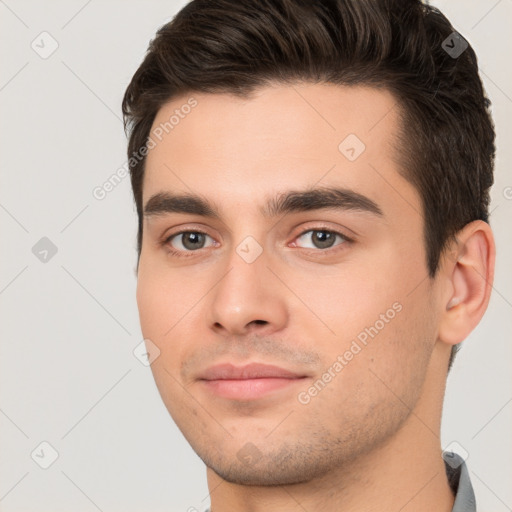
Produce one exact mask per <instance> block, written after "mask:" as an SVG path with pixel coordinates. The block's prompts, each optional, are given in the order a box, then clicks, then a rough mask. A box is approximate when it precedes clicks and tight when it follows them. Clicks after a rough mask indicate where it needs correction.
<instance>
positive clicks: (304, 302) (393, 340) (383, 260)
mask: <svg viewBox="0 0 512 512" xmlns="http://www.w3.org/2000/svg"><path fill="white" fill-rule="evenodd" d="M190 96H193V97H194V98H195V99H196V100H197V106H196V107H195V108H194V109H193V110H192V111H191V112H190V113H189V114H188V115H187V116H186V117H184V119H181V120H180V122H179V124H178V125H176V126H175V127H174V129H173V130H172V131H170V132H169V134H168V135H166V136H164V137H163V138H162V140H161V141H159V142H158V144H156V146H154V147H153V149H151V150H150V152H149V153H148V156H147V163H146V175H145V177H144V192H143V202H144V204H146V202H147V201H148V199H149V198H150V197H151V196H152V195H153V194H156V193H158V192H162V191H170V192H173V193H192V192H193V193H197V194H201V195H202V196H203V197H204V198H206V199H208V200H209V201H211V202H212V203H215V204H216V205H217V206H218V207H219V210H220V215H221V217H220V219H211V218H207V217H205V216H201V215H197V214H187V213H167V214H162V215H152V216H147V217H146V218H145V219H144V236H143V244H142V251H141V257H140V263H139V269H138V286H137V303H138V307H139V314H140V322H141V328H142V332H143V335H144V337H145V338H147V339H150V340H151V341H152V343H154V344H155V345H156V346H157V347H158V348H159V350H160V356H159V357H158V358H157V359H156V360H155V361H154V362H153V363H152V365H151V368H152V372H153V375H154V378H155V381H156V384H157V386H158V389H159V392H160V394H161V397H162V399H163V402H164V404H165V406H166V407H167V409H168V411H169V413H170V414H171V416H172V418H173V419H174V421H175V422H176V424H177V425H178V427H179V428H180V430H181V431H182V433H183V435H184V436H185V437H186V439H187V440H188V442H189V443H190V444H191V446H192V448H193V449H194V450H195V451H196V452H197V454H198V455H199V456H200V457H201V458H202V459H203V461H204V462H205V464H206V466H207V477H208V486H209V489H210V492H211V506H212V511H213V512H227V511H235V510H237V511H238V510H245V511H264V510H265V511H269V510H279V511H292V510H308V511H313V510H327V511H330V510H332V511H334V510H337V511H339V510H343V511H356V510H357V511H360V510H366V511H373V510H379V511H380V510H397V511H398V510H401V511H402V512H407V511H415V512H423V511H424V512H427V511H431V510H437V511H440V512H444V511H446V512H449V511H451V509H452V506H453V500H454V498H453V495H452V493H451V491H450V488H449V486H448V481H447V478H446V473H445V468H444V463H443V461H442V458H441V444H440V421H441V412H442V404H443V396H444V389H445V383H446V374H447V366H448V359H449V355H450V350H451V347H452V345H454V344H456V343H459V342H460V341H462V340H463V339H464V338H465V337H466V336H467V335H468V334H469V332H471V330H472V329H473V328H474V327H475V326H476V324H477V323H478V321H479V320H480V318H481V316H482V315H483V313H484V311H485V309H486V307H487V303H488V300H489V293H490V288H491V286H490V285H491V283H492V278H493V266H494V243H493V238H492V233H491V230H490V228H489V226H488V225H487V224H486V223H484V222H481V221H475V222H473V223H471V224H468V225H467V226H466V227H465V228H464V229H463V230H461V232H459V233H458V235H457V241H456V242H454V243H453V244H451V245H450V246H449V248H448V250H447V251H446V253H444V254H443V255H442V258H441V262H440V269H439V271H438V273H437V275H436V277H435V279H429V278H428V272H427V266H426V253H425V246H424V239H423V220H422V215H421V213H420V212H421V211H422V207H421V200H420V196H419V194H418V192H417V191H416V189H415V188H414V187H413V186H412V185H411V184H410V183H409V182H408V181H407V180H405V179H404V178H403V177H402V175H401V174H400V173H399V166H398V163H397V162H398V159H397V156H398V153H397V149H396V147H395V146H394V144H393V142H394V136H395V135H396V134H397V130H398V127H399V122H400V121H399V117H398V112H397V109H396V108H395V104H396V100H395V98H394V97H393V96H392V95H391V94H390V93H388V92H387V91H385V90H375V89H371V88H368V87H350V88H348V87H341V86H335V85H330V84H306V83H301V84H295V85H293V86H291V85H282V84H281V85H280V84H274V85H272V86H265V87H262V88H260V89H258V90H257V92H256V94H255V95H254V97H252V98H250V99H240V98H236V97H234V96H231V95H227V94H189V95H184V96H181V97H177V98H173V99H172V101H170V102H169V103H168V104H166V105H165V106H163V107H162V108H161V110H160V111H159V113H158V115H157V117H156V119H155V122H154V124H153V129H155V128H156V127H158V125H159V124H160V123H162V122H165V121H166V120H168V119H169V117H170V115H172V114H173V112H174V110H175V109H176V108H180V106H181V105H183V104H184V103H185V102H186V101H187V99H188V98H189V97H190ZM348 134H356V135H357V137H358V138H359V139H360V140H361V141H363V142H364V144H365V146H366V149H365V151H364V152H363V153H361V155H360V156H359V157H358V158H357V159H356V160H354V161H349V160H348V159H347V158H346V157H345V156H344V155H343V154H342V153H341V152H340V150H339V149H338V145H339V144H340V142H341V141H343V140H344V139H345V137H346V136H347V135H348ZM319 186H337V187H343V188H345V189H350V190H353V191H356V192H358V193H359V194H362V195H364V196H366V197H368V198H370V199H371V200H372V201H374V202H375V203H376V204H377V205H378V206H379V208H380V209H381V210H382V213H383V215H382V216H378V215H374V214H372V213H370V212H364V211H355V210H346V211H344V210H335V209H330V210H314V211H300V212H294V213H288V214H286V215H281V216H279V217H276V218H267V217H265V216H264V215H262V213H261V211H260V208H261V207H262V206H263V205H264V204H265V202H266V200H267V199H268V198H269V197H273V196H275V195H276V194H278V193H283V192H287V191H289V190H304V189H307V188H309V187H319ZM183 230H188V231H191V232H194V231H197V230H199V231H202V232H205V233H206V234H207V235H208V236H207V237H206V238H205V242H204V246H203V247H202V248H199V249H192V250H191V249H188V253H187V254H189V255H190V256H189V257H178V256H176V255H173V254H171V253H170V252H169V248H172V249H174V250H177V251H178V252H179V253H180V254H184V253H186V251H187V248H188V247H190V246H185V245H183V238H182V236H181V235H178V236H176V237H174V238H173V239H171V241H168V242H167V243H164V241H165V240H166V239H168V237H169V236H171V235H172V234H175V233H178V232H180V231H183ZM308 230H309V231H308ZM314 230H317V231H314ZM323 230H328V231H329V230H331V231H335V232H338V233H340V234H342V235H345V236H347V237H350V238H352V241H346V240H344V239H343V238H341V237H339V238H337V239H336V241H335V243H334V244H333V245H332V246H331V247H327V248H325V247H324V248H322V247H323V246H320V248H318V246H317V245H316V244H315V241H316V239H315V236H314V235H315V233H316V234H317V235H318V231H320V232H323ZM305 232H307V234H306V235H302V234H303V233H305ZM247 236H252V237H253V238H254V239H255V240H256V241H257V242H258V244H259V246H260V247H261V249H262V253H261V254H260V255H259V257H258V258H257V259H256V260H255V261H254V262H252V263H247V262H246V261H245V260H244V259H243V258H242V257H241V256H240V255H239V254H238V253H237V252H236V250H237V247H238V246H239V244H240V243H241V242H242V241H243V240H244V239H245V238H246V237H247ZM185 243H186V241H185ZM199 247H200V246H199ZM457 302H458V304H457ZM393 304H395V305H396V304H399V306H400V308H401V309H400V311H399V312H396V314H395V315H394V317H393V318H392V319H391V320H389V321H388V322H387V323H385V326H384V327H383V328H382V329H380V330H379V332H378V334H377V335H375V337H374V338H370V339H369V341H368V343H367V345H366V346H362V349H361V350H360V351H359V352H358V353H357V354H356V355H354V356H353V358H352V359H351V360H350V361H346V362H347V364H346V365H344V367H343V369H342V370H341V371H339V372H337V373H336V372H335V375H336V376H335V377H334V378H332V379H331V381H330V382H329V383H328V384H327V385H326V386H325V387H324V388H323V389H322V390H321V391H320V392H318V393H317V394H316V395H315V396H310V398H311V399H310V401H309V402H308V403H307V404H304V403H300V401H299V400H298V395H299V393H301V392H304V391H306V392H307V390H308V389H309V388H310V387H311V386H312V385H313V384H314V383H315V382H316V381H318V379H320V378H322V375H323V374H324V373H325V372H326V370H327V369H328V368H330V367H331V368H332V366H333V363H334V362H335V361H336V360H337V358H338V356H339V355H343V354H344V353H345V352H346V351H347V350H349V349H350V347H351V344H352V342H353V341H354V340H355V339H357V336H358V334H360V333H361V332H362V331H364V329H365V328H367V327H369V326H373V325H375V324H376V321H377V320H379V318H381V316H380V315H382V314H386V311H388V310H389V309H390V308H392V305H393ZM360 345H361V344H360ZM224 362H232V363H233V364H236V365H239V366H241V365H244V364H247V363H249V362H262V363H267V364H274V365H277V366H280V367H283V368H286V369H288V370H291V371H296V372H299V373H301V374H302V375H305V376H306V377H305V378H304V379H302V380H297V381H294V382H293V383H292V384H290V385H289V386H287V387H285V388H283V389H279V390H276V391H273V392H272V393H269V394H267V395H265V396H264V397H262V398H259V399H256V400H230V399H226V398H224V397H219V396H217V395H215V394H213V393H212V392H211V391H210V390H209V389H207V387H206V386H205V385H204V382H202V381H200V380H198V379H199V375H200V373H201V372H202V371H204V370H205V369H206V368H207V367H209V366H211V365H213V364H217V363H224ZM332 372H333V370H332V369H331V373H332ZM302 396H304V394H303V395H302ZM248 443H250V444H248ZM248 454H249V455H252V459H251V458H250V457H249V458H247V457H245V458H244V456H246V455H248ZM390 491H392V492H390Z"/></svg>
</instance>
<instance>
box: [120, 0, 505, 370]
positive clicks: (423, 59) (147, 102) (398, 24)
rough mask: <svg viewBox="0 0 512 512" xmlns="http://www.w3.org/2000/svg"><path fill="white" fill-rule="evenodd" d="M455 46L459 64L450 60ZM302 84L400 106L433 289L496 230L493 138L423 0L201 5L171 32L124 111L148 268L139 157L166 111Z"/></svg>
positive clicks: (479, 100) (464, 55)
mask: <svg viewBox="0 0 512 512" xmlns="http://www.w3.org/2000/svg"><path fill="white" fill-rule="evenodd" d="M456 43H457V45H458V48H459V49H463V51H462V52H461V53H460V55H457V54H454V52H450V51H449V50H450V48H453V47H455V44H456ZM466 45H467V47H466ZM464 48H465V49H464ZM296 81H306V82H312V83H334V84H339V85H368V86H373V87H376V88H383V89H386V90H388V91H390V92H391V93H392V94H393V95H394V97H395V98H396V100H397V111H398V112H399V113H400V116H401V127H400V137H399V139H400V155H399V159H400V170H401V171H400V172H401V174H402V175H403V176H404V177H405V178H406V179H407V180H409V182H411V183H412V184H413V185H414V186H415V187H416V188H417V190H418V192H419V194H420V196H421V199H422V207H423V217H424V239H425V250H426V262H427V269H428V273H429V276H430V277H431V278H433V277H434V276H435V274H436V271H437V268H438V264H439V258H440V255H441V253H442V251H443V249H445V247H446V244H447V242H448V241H449V240H450V239H452V238H453V237H454V236H455V234H456V233H457V231H459V230H460V229H461V228H462V227H464V226H465V225H466V224H467V223H469V222H471V221H473V220H477V219H481V220H483V221H486V222H487V221H488V206H489V201H490V199H489V188H490V187H491V185H492V183H493V168H494V156H495V142H494V141H495V133H494V125H493V122H492V118H491V115H490V101H489V99H488V98H487V97H486V95H485V92H484V89H483V86H482V82H481V80H480V77H479V75H478V64H477V58H476V55H475V52H474V51H473V49H472V48H471V46H470V45H469V44H468V43H467V41H466V40H465V39H464V38H462V36H460V35H459V34H457V33H456V31H455V30H454V28H453V27H452V26H451V24H450V22H449V21H448V19H447V18H446V17H445V16H444V15H443V14H442V13H441V12H440V11H439V10H438V9H436V8H435V7H432V6H429V5H425V4H423V3H422V2H421V1H420V0H243V1H240V0H215V1H212V0H193V1H191V2H190V3H188V4H187V5H186V6H185V7H184V8H183V9H182V10H181V11H180V12H179V13H178V14H177V15H176V16H175V17H174V18H173V19H172V21H171V22H169V23H167V24H166V25H164V26H162V27H161V28H160V29H159V30H158V31H157V33H156V36H155V37H154V39H153V40H152V41H151V42H150V45H149V48H148V52H147V54H146V56H145V58H144V61H143V62H142V64H141V65H140V67H139V68H138V69H137V71H136V73H135V75H134V76H133V78H132V80H131V82H130V84H129V86H128V88H127V90H126V92H125V95H124V98H123V103H122V109H123V116H124V123H125V130H126V132H127V134H128V133H129V143H128V157H129V167H130V175H131V183H132V188H133V194H134V199H135V204H136V207H137V213H138V220H139V226H138V235H137V250H138V257H139V259H140V252H141V246H142V218H143V217H142V208H143V205H142V187H143V178H144V164H145V158H139V159H134V158H131V157H132V155H134V154H136V153H137V154H139V152H140V149H141V148H143V147H146V144H147V142H148V137H149V134H150V129H151V126H152V124H153V121H154V119H155V116H156V114H157V112H158V111H159V109H160V108H161V107H162V106H163V105H164V104H165V103H166V102H168V101H169V100H170V99H171V98H173V97H175V96H178V95H181V94H186V93H191V92H208V93H232V94H235V95H237V96H240V97H245V98H247V97H250V94H251V93H252V92H253V91H254V90H255V89H256V88H258V87H261V86H265V85H267V84H270V83H275V82H278V83H283V84H287V83H293V82H296ZM137 265H138V263H137ZM455 351H456V346H454V347H453V350H452V355H451V358H450V362H449V368H450V367H451V364H452V362H453V358H454V355H455Z"/></svg>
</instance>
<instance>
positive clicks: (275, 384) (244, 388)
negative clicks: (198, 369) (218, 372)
mask: <svg viewBox="0 0 512 512" xmlns="http://www.w3.org/2000/svg"><path fill="white" fill-rule="evenodd" d="M303 380H304V378H296V379H284V378H276V377H268V378H260V379H237V380H229V379H221V380H203V381H201V382H203V383H204V385H205V386H206V387H207V388H208V390H209V391H210V392H212V393H214V394H215V395H218V396H221V397H223V398H228V399H230V400H255V399H257V398H261V397H263V396H265V395H268V394H270V393H272V392H273V391H277V390H280V389H284V388H287V387H290V386H292V385H293V384H297V383H298V382H302V381H303Z"/></svg>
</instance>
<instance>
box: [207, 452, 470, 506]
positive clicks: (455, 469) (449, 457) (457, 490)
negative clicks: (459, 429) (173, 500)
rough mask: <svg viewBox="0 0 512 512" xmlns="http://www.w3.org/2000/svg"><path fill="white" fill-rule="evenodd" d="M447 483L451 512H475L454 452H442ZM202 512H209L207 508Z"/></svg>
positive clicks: (463, 466) (466, 479) (465, 475)
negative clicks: (448, 485)
mask: <svg viewBox="0 0 512 512" xmlns="http://www.w3.org/2000/svg"><path fill="white" fill-rule="evenodd" d="M443 459H444V465H445V467H446V475H447V476H448V482H449V483H450V487H451V488H452V491H453V494H454V495H455V502H454V504H453V508H452V512H476V502H475V494H474V492H473V487H472V485H471V481H470V479H469V472H468V468H467V467H466V463H465V462H464V459H463V458H462V457H461V456H460V455H458V454H456V453H454V452H443ZM204 512H210V509H209V508H207V509H206V510H205V511H204Z"/></svg>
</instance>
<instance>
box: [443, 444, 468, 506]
mask: <svg viewBox="0 0 512 512" xmlns="http://www.w3.org/2000/svg"><path fill="white" fill-rule="evenodd" d="M443 459H444V464H445V466H446V475H447V476H448V481H449V482H450V487H451V488H452V491H453V493H454V495H455V503H454V504H453V508H452V512H476V501H475V493H474V492H473V487H472V485H471V480H470V479H469V472H468V468H467V467H466V463H465V462H464V459H463V458H462V457H461V456H460V455H458V454H457V453H454V452H443Z"/></svg>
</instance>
